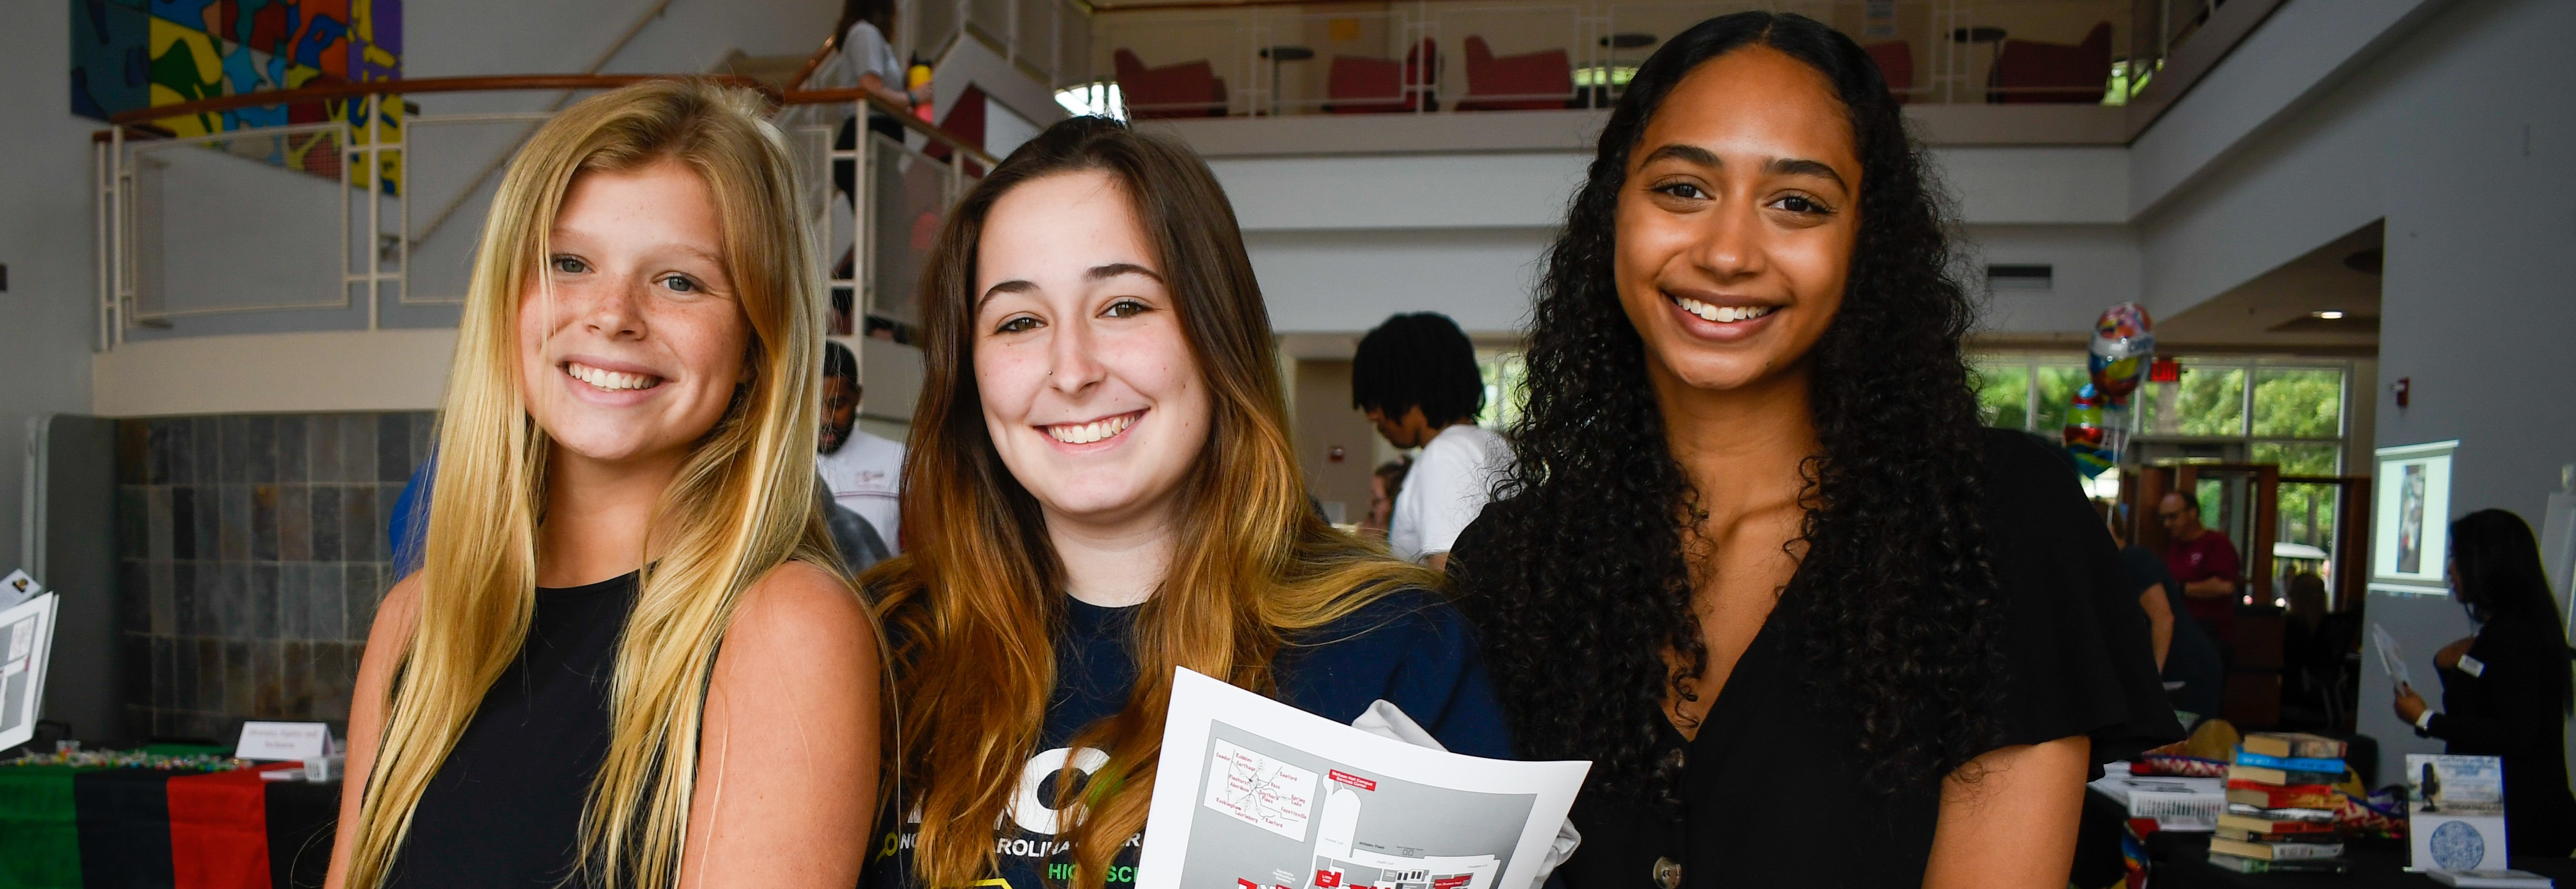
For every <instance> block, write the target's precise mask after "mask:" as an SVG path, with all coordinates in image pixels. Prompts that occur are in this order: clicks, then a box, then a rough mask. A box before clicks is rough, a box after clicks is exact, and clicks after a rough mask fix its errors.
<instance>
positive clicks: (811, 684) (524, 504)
mask: <svg viewBox="0 0 2576 889" xmlns="http://www.w3.org/2000/svg"><path fill="white" fill-rule="evenodd" d="M761 110H762V109H761V104H760V101H759V99H758V97H757V96H756V95H753V94H751V93H748V92H744V91H739V90H732V89H726V88H722V87H718V86H714V85H710V84H706V83H702V82H692V81H660V82H653V83H649V84H644V85H639V86H634V87H629V88H626V89H621V90H616V91H613V92H609V93H605V94H602V95H600V96H597V97H595V98H592V99H589V100H587V101H584V102H582V103H580V104H578V105H575V106H573V107H572V108H570V109H567V110H566V111H564V112H563V113H562V114H560V115H557V116H556V117H555V118H554V119H553V120H552V121H549V122H548V123H547V124H546V125H545V126H544V127H543V128H541V129H539V130H538V131H537V133H536V135H535V136H534V137H533V138H532V139H531V140H530V141H529V143H528V145H527V147H526V148H524V149H523V150H521V151H520V153H519V156H518V157H517V158H516V159H514V160H513V161H512V162H511V164H510V168H509V171H508V173H507V174H506V175H505V176H504V178H503V180H502V183H501V187H500V191H499V192H498V194H497V196H496V197H495V198H494V200H493V206H492V212H491V216H490V218H489V220H488V221H487V222H486V223H485V229H484V233H483V242H482V245H481V250H480V253H479V255H478V257H477V260H476V265H475V269H474V281H473V289H472V293H471V296H470V297H469V299H468V304H467V307H466V311H465V318H464V322H463V324H462V326H461V329H460V330H459V335H458V339H457V349H456V359H455V364H454V367H453V369H452V371H451V372H450V376H449V381H448V392H447V397H446V403H445V406H444V410H443V411H442V413H441V415H440V427H439V446H438V453H439V469H438V473H437V477H436V480H435V482H434V483H433V484H432V487H431V493H430V497H431V508H430V509H429V511H428V513H429V519H428V522H429V527H428V536H427V550H426V554H425V558H424V561H423V565H422V568H421V570H420V572H419V573H417V574H414V575H412V576H410V577H408V578H405V579H404V580H403V581H402V582H401V583H399V584H397V585H395V587H394V589H393V590H392V592H391V593H389V594H388V595H387V596H386V597H385V600H384V603H383V604H382V605H381V606H380V607H379V608H378V611H377V615H376V620H375V626H374V628H373V629H372V630H371V631H370V634H369V638H368V645H367V651H366V658H365V661H364V662H363V664H362V665H361V666H360V669H359V676H358V687H357V696H356V700H355V701H354V703H353V704H352V707H351V713H350V720H349V737H350V757H349V776H350V780H349V781H348V790H347V792H346V794H345V796H344V798H343V799H342V802H341V816H340V827H339V835H338V842H337V844H336V845H335V846H334V848H333V852H332V859H331V871H330V883H329V885H330V886H332V887H335V889H337V887H350V889H377V887H390V886H437V887H456V886H531V887H535V886H554V885H590V886H615V887H624V886H652V887H660V886H672V885H678V886H688V887H715V886H762V887H777V886H829V887H833V889H843V887H848V886H850V885H852V883H853V881H854V880H856V879H857V876H858V872H859V863H860V856H861V852H862V849H861V847H862V845H863V839H864V837H866V835H867V829H868V810H869V808H870V806H871V803H872V802H873V798H874V794H875V784H876V768H877V748H876V741H877V738H876V726H877V703H878V702H877V689H878V685H877V681H878V670H877V649H876V644H875V634H874V632H873V630H872V625H871V623H870V619H869V617H868V615H867V612H866V610H865V608H864V606H863V605H862V604H861V603H860V601H859V599H858V597H857V595H856V593H855V591H854V590H853V588H852V587H851V586H850V584H849V582H848V580H847V578H846V577H844V576H843V575H841V574H840V573H838V571H839V569H837V568H836V567H834V565H835V560H834V559H833V558H832V556H831V555H830V552H831V550H830V543H829V538H828V536H827V532H826V531H825V528H824V525H823V522H822V519H821V518H820V517H819V515H818V514H817V513H816V512H815V510H814V508H813V505H814V503H815V497H814V491H813V484H814V437H815V434H816V426H815V424H816V414H817V413H818V411H819V409H820V402H821V399H820V398H819V396H818V395H817V393H816V390H815V385H816V384H815V378H816V377H817V373H816V368H817V366H818V360H819V359H818V357H817V356H818V348H819V346H820V342H821V340H820V334H819V327H818V325H819V323H820V318H821V310H820V308H819V307H818V303H817V300H816V295H815V289H816V288H815V284H814V281H813V280H812V275H811V274H810V270H811V269H812V265H811V262H810V259H811V258H810V257H809V256H808V255H807V254H806V252H805V249H806V248H805V245H806V243H807V241H806V235H805V231H804V229H803V228H802V227H801V225H800V223H799V217H798V216H797V214H796V213H795V212H794V205H793V199H792V196H793V194H794V182H793V175H792V172H791V168H790V167H789V165H788V159H787V156H786V153H785V151H784V149H783V148H782V143H781V141H780V139H779V134H778V133H777V131H776V130H774V129H773V128H771V127H770V126H769V125H768V124H767V123H765V122H764V121H763V120H762V118H761V116H760V115H761Z"/></svg>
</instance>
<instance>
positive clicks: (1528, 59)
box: [1458, 35, 1574, 111]
mask: <svg viewBox="0 0 2576 889" xmlns="http://www.w3.org/2000/svg"><path fill="white" fill-rule="evenodd" d="M1478 96H1485V97H1488V98H1483V99H1479V98H1477V97H1478ZM1573 101H1574V64H1573V63H1572V62H1570V61H1568V60H1567V58H1566V55H1565V50H1562V49H1543V50H1539V51H1538V52H1534V53H1528V54H1526V55H1517V56H1504V57H1502V58H1495V57H1494V51H1493V49H1492V48H1490V47H1487V46H1486V45H1485V38H1483V37H1479V36H1472V35H1471V36H1469V37H1468V38H1467V96H1466V98H1463V99H1460V100H1458V110H1460V111H1508V110H1514V109H1523V110H1527V109H1539V108H1565V107H1569V106H1570V105H1571V104H1572V103H1573Z"/></svg>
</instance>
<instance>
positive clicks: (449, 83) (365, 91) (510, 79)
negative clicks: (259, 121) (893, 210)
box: [107, 74, 776, 125]
mask: <svg viewBox="0 0 2576 889" xmlns="http://www.w3.org/2000/svg"><path fill="white" fill-rule="evenodd" d="M682 76H689V77H704V78H706V79H708V80H713V81H716V82H718V83H722V84H725V85H726V86H739V87H748V88H751V89H755V90H760V91H761V92H762V93H764V94H768V95H770V96H771V98H773V99H775V98H776V92H775V91H773V90H771V89H769V88H768V87H765V86H762V85H761V84H760V82H759V81H756V80H753V79H751V78H748V77H743V76H739V75H734V74H703V75H674V74H512V75H503V76H497V77H420V78H413V79H410V80H376V81H368V82H366V83H334V84H329V85H325V86H307V87H298V88H296V89H291V90H262V91H259V92H249V93H235V94H233V95H229V96H215V97H213V98H208V99H198V100H196V101H194V102H180V103H177V104H174V105H155V106H152V107H150V108H137V109H134V110H132V111H122V112H118V113H116V114H114V115H111V116H109V117H108V119H107V122H108V123H112V124H119V125H123V124H136V123H143V122H146V121H154V120H167V119H169V118H173V117H192V116H195V115H199V114H210V113H213V112H217V111H231V110H234V109H237V108H263V107H267V106H271V105H286V104H291V103H296V102H321V101H327V100H330V99H347V98H353V97H356V96H370V95H404V94H410V93H465V92H482V91H487V90H605V89H616V88H618V87H621V86H629V85H633V84H638V83H643V82H645V81H648V80H668V79H672V78H675V77H682Z"/></svg>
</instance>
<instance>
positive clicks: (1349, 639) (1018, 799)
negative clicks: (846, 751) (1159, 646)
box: [861, 590, 1512, 889]
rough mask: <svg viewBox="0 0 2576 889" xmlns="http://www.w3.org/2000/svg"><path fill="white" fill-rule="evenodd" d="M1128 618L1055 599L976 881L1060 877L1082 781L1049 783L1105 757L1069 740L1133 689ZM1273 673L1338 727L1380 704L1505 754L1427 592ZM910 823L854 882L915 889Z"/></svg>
mask: <svg viewBox="0 0 2576 889" xmlns="http://www.w3.org/2000/svg"><path fill="white" fill-rule="evenodd" d="M1136 612H1137V609H1136V608H1132V607H1131V608H1102V607H1100V606H1097V605H1088V604H1084V603H1083V602H1080V601H1077V600H1071V599H1068V600H1067V601H1066V603H1065V622H1064V631H1063V633H1062V634H1061V635H1059V636H1058V637H1057V638H1056V689H1055V695H1054V697H1053V698H1052V699H1051V700H1049V701H1048V703H1047V713H1046V725H1045V727H1044V728H1043V729H1041V731H1040V733H1039V739H1040V750H1039V752H1038V754H1037V755H1036V756H1034V757H1031V758H1030V759H1029V761H1028V765H1027V766H1026V767H1025V768H1023V769H1022V770H1021V771H1020V786H1019V790H1018V792H1017V793H1016V794H1015V795H1014V797H1013V800H1014V802H1013V806H1012V811H1011V812H1010V814H1009V815H1008V816H1007V817H1006V818H1005V819H1004V822H1003V824H1002V826H1001V829H1000V830H999V831H998V832H997V833H996V835H995V841H994V853H995V855H994V857H995V858H996V859H998V860H999V861H1000V863H1001V873H999V874H996V875H994V876H993V877H992V878H990V879H987V880H983V881H980V882H978V883H977V884H976V885H978V886H991V887H1007V889H1053V887H1058V886H1063V885H1065V884H1067V883H1070V882H1071V881H1072V879H1073V864H1072V861H1073V856H1072V853H1071V852H1070V851H1069V850H1068V849H1067V848H1066V847H1065V845H1064V840H1063V838H1061V837H1060V836H1059V834H1060V833H1062V832H1064V828H1067V827H1069V826H1070V825H1067V824H1064V823H1062V822H1061V820H1060V819H1061V816H1062V807H1063V804H1064V803H1067V802H1070V801H1072V800H1075V799H1078V798H1080V794H1081V793H1082V792H1083V786H1082V785H1083V783H1084V782H1083V781H1082V780H1081V779H1076V780H1075V781H1073V782H1071V784H1072V786H1059V776H1060V775H1061V773H1062V770H1063V768H1064V766H1065V765H1066V763H1067V762H1070V763H1071V764H1072V765H1073V767H1074V769H1075V770H1076V772H1077V773H1078V774H1080V775H1082V776H1089V775H1090V774H1092V773H1093V772H1094V771H1096V770H1098V769H1099V768H1100V766H1101V764H1103V763H1106V762H1108V760H1109V755H1108V754H1107V753H1104V752H1102V751H1099V750H1093V749H1090V748H1074V747H1072V746H1070V742H1071V741H1072V739H1073V736H1074V735H1076V734H1079V733H1080V732H1081V731H1082V730H1083V729H1084V728H1087V727H1089V726H1091V725H1092V724H1093V723H1096V722H1099V721H1100V720H1102V719H1106V718H1108V717H1109V716H1111V715H1114V714H1116V713H1117V712H1118V710H1119V708H1120V707H1122V706H1124V705H1125V704H1126V702H1127V694H1128V692H1129V691H1131V690H1132V689H1134V688H1135V685H1136V675H1137V667H1136V659H1135V655H1134V649H1133V647H1132V644H1131V643H1132V640H1133V639H1134V637H1135V619H1136ZM1273 667H1274V670H1275V672H1276V675H1277V676H1278V679H1279V694H1278V697H1279V699H1280V700H1281V701H1284V702H1286V703H1289V704H1292V705H1295V706H1296V707H1298V708H1299V709H1302V710H1305V711H1307V712H1309V713H1314V714H1316V715H1319V716H1323V717H1325V718H1327V719H1331V720H1333V721H1335V722H1341V723H1348V722H1350V721H1351V720H1353V719H1357V718H1359V715H1360V714H1361V713H1362V712H1365V711H1366V710H1367V709H1368V707H1369V704H1370V703H1372V702H1375V701H1378V700H1381V699H1383V700H1386V701H1388V702H1391V703H1393V704H1395V705H1396V706H1397V707H1398V708H1401V709H1403V710H1404V712H1405V714H1406V715H1408V716H1411V717H1413V719H1414V721H1415V722H1418V723H1421V724H1422V726H1423V728H1424V729H1427V730H1429V731H1430V732H1431V735H1432V737H1434V738H1437V739H1439V741H1440V743H1441V745H1442V746H1445V747H1447V748H1449V750H1450V751H1451V752H1455V753H1464V754H1468V755H1471V756H1484V757H1491V758H1495V759H1507V758H1510V757H1511V756H1512V750H1511V741H1510V737H1509V736H1508V735H1507V734H1506V733H1505V731H1504V728H1503V714H1502V707H1501V705H1500V704H1499V703H1497V702H1496V700H1495V698H1494V690H1493V685H1492V683H1491V681H1490V680H1489V679H1488V678H1487V677H1486V674H1485V666H1484V662H1483V660H1482V659H1481V657H1480V656H1479V655H1478V653H1477V647H1476V641H1475V638H1474V636H1473V635H1472V631H1470V630H1469V629H1468V627H1467V623H1466V621H1465V620H1464V619H1462V618H1461V617H1460V616H1459V615H1458V612H1457V611H1456V609H1454V608H1452V607H1450V605H1449V603H1448V602H1447V601H1446V600H1444V599H1442V598H1440V597H1439V596H1438V595H1437V594H1434V593H1430V592H1426V591H1423V590H1404V591H1401V592H1397V593H1394V594H1392V595H1389V596H1387V597H1385V598H1382V599H1379V600H1378V601H1376V602H1372V603H1370V604H1369V605H1368V606H1366V607H1364V608H1361V609H1360V610H1359V611H1357V612H1354V613H1352V614H1351V615H1350V616H1348V617H1345V618H1342V619H1341V620H1338V621H1334V622H1333V623H1331V624H1328V625H1326V626H1324V627H1321V628H1318V629H1315V630H1310V631H1307V632H1304V633H1300V634H1298V635H1297V636H1296V637H1294V638H1292V640H1291V641H1290V644H1289V645H1288V646H1287V647H1285V648H1283V649H1282V650H1281V652H1280V655H1279V659H1278V661H1277V663H1275V664H1274V665H1273ZM934 780H936V779H935V777H934ZM907 808H909V806H908V805H907ZM887 814H891V813H887ZM879 824H881V825H891V819H884V818H881V819H880V821H879ZM919 827H920V824H919V822H917V821H915V820H914V819H913V818H911V817H909V816H907V817H906V818H905V819H904V823H903V824H902V825H901V826H900V828H899V829H896V828H893V827H891V826H889V827H886V828H884V829H883V830H882V831H881V833H880V834H879V836H878V842H877V849H876V851H875V852H873V853H871V854H870V856H869V861H868V867H867V872H866V874H865V875H864V876H863V877H862V878H861V884H862V885H863V886H865V887H867V889H923V887H922V886H921V883H920V881H919V880H917V879H915V878H914V877H913V874H912V870H913V868H912V844H913V837H914V832H915V831H916V830H917V829H918V828H919ZM1142 848H1143V838H1142V837H1141V836H1138V837H1129V838H1128V840H1127V843H1126V847H1125V848H1122V849H1120V850H1119V851H1118V855H1117V856H1116V858H1115V859H1113V861H1112V863H1111V867H1110V872H1109V874H1108V875H1107V876H1108V881H1107V882H1108V885H1109V886H1110V887H1111V889H1117V887H1123V886H1131V885H1133V884H1134V883H1135V880H1136V859H1137V855H1138V853H1139V852H1140V850H1142Z"/></svg>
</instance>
